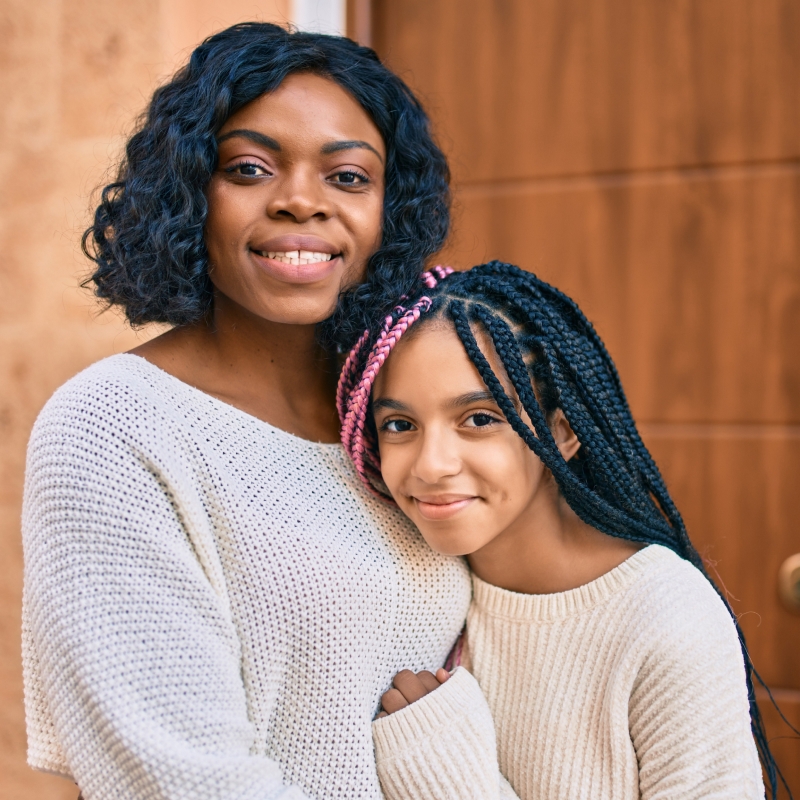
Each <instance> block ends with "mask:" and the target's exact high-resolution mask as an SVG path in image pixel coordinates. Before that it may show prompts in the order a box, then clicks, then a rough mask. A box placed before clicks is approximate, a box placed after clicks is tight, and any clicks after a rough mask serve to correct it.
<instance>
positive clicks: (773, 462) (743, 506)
mask: <svg viewBox="0 0 800 800" xmlns="http://www.w3.org/2000/svg"><path fill="white" fill-rule="evenodd" d="M641 427H642V435H643V438H644V439H645V442H646V444H647V445H648V447H649V448H650V451H651V452H652V454H653V456H654V457H655V459H656V462H657V463H658V465H659V467H660V469H661V471H662V474H663V475H664V478H665V480H666V482H667V485H668V487H669V489H670V492H671V494H672V496H673V498H674V500H675V502H676V503H677V504H678V508H679V509H680V510H681V513H682V514H683V516H684V519H685V521H686V525H687V527H688V529H689V534H690V536H691V537H692V540H693V541H694V543H695V546H696V547H697V549H698V550H699V552H700V554H701V555H702V556H703V557H704V558H707V559H709V560H710V562H711V563H712V567H711V570H712V576H714V575H713V573H714V572H716V576H714V577H716V580H717V583H718V585H720V586H721V587H724V589H726V590H727V592H728V595H729V602H730V603H731V606H732V607H733V609H734V611H735V612H736V614H737V615H738V616H739V622H740V624H741V626H742V630H743V631H744V634H745V636H746V638H747V641H748V646H749V648H750V653H751V656H752V658H753V662H754V663H755V666H756V669H758V670H759V672H760V673H761V676H762V678H763V679H764V680H765V681H766V682H767V683H768V684H769V685H771V686H777V687H783V688H790V689H796V690H800V670H798V664H800V614H794V613H792V612H790V611H787V610H786V609H785V608H784V607H783V606H782V604H781V602H780V600H779V598H778V591H777V575H778V569H779V568H780V565H781V564H782V563H783V560H784V559H785V558H787V557H788V556H790V555H792V553H796V552H798V550H800V507H798V504H797V476H798V475H800V426H796V427H793V428H787V427H783V426H780V427H775V428H773V429H771V430H767V431H764V430H759V429H758V428H753V427H752V426H738V427H733V426H732V427H733V429H727V428H723V427H721V426H706V425H674V424H655V425H653V424H651V425H643V426H641ZM754 578H755V580H754Z"/></svg>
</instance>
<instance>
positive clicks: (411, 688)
mask: <svg viewBox="0 0 800 800" xmlns="http://www.w3.org/2000/svg"><path fill="white" fill-rule="evenodd" d="M427 674H428V675H430V677H431V678H433V675H431V674H430V672H429V673H427ZM420 675H422V673H420ZM420 675H415V674H414V673H413V672H412V671H411V670H410V669H404V670H403V671H402V672H398V673H397V675H395V676H394V680H393V681H392V683H393V685H394V688H395V689H397V690H398V691H400V692H401V693H402V695H403V697H404V698H405V699H406V701H407V702H409V703H416V702H417V700H419V699H420V698H421V697H425V695H426V694H428V692H429V691H431V689H428V688H426V686H425V683H424V682H423V680H422V678H421V677H420ZM433 688H434V689H435V688H436V687H435V686H434V687H433Z"/></svg>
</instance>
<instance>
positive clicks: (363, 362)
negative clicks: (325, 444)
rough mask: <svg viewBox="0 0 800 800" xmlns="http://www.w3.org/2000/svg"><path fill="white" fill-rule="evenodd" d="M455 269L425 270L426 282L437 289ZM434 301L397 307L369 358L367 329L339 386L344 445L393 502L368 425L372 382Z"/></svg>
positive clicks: (370, 485)
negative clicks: (382, 475)
mask: <svg viewBox="0 0 800 800" xmlns="http://www.w3.org/2000/svg"><path fill="white" fill-rule="evenodd" d="M452 272H453V269H452V267H443V266H436V267H434V268H433V270H431V271H430V272H423V273H422V276H421V281H422V284H423V286H425V287H426V288H430V289H433V288H435V287H436V285H437V283H438V281H440V280H442V279H443V278H446V277H447V276H448V275H450V274H451V273H452ZM405 300H407V298H405V297H403V298H401V302H403V301H405ZM431 304H432V301H431V299H430V297H427V296H425V295H423V296H422V297H419V298H418V299H417V300H416V301H415V302H414V303H412V304H411V305H410V306H409V307H408V308H406V307H404V306H402V305H398V306H396V307H395V309H394V311H393V312H392V313H391V314H389V315H387V316H386V318H385V320H384V324H383V327H382V328H381V330H380V332H379V333H378V336H377V338H376V339H375V343H374V344H373V345H372V347H371V348H370V350H369V352H368V355H367V357H366V359H364V357H363V354H364V352H365V351H366V347H365V345H366V344H367V342H368V341H369V338H370V332H369V331H368V330H367V331H364V333H363V334H362V336H361V338H360V339H359V340H358V342H357V343H356V345H355V346H354V347H353V349H352V350H351V351H350V353H349V354H348V356H347V359H346V360H345V363H344V367H343V368H342V373H341V376H340V378H339V385H338V387H337V389H336V406H337V410H338V412H339V419H340V420H341V423H342V430H341V436H342V444H343V445H344V448H345V450H346V451H347V453H348V455H349V456H350V458H352V460H353V463H354V464H355V467H356V471H357V472H358V474H359V476H360V478H361V480H362V481H363V482H364V485H365V486H366V487H367V489H368V490H369V491H370V492H371V493H372V494H374V495H377V496H378V497H380V498H382V499H385V500H390V501H391V498H390V497H389V495H388V492H387V491H386V490H385V487H384V486H383V480H382V478H381V468H380V457H379V456H378V444H377V441H376V440H375V436H374V435H373V433H372V430H371V428H370V426H369V425H367V416H368V412H369V405H370V397H371V395H372V384H373V383H374V382H375V377H376V376H377V374H378V371H379V370H380V368H381V367H382V366H383V363H384V361H386V359H387V358H388V356H389V353H391V352H392V349H393V348H394V346H395V345H396V344H397V343H398V342H399V341H400V339H401V337H402V336H403V334H404V333H405V332H406V331H407V330H408V328H409V327H410V326H411V325H413V324H414V323H415V322H416V321H417V320H418V319H419V318H420V315H421V314H423V313H424V312H425V311H428V310H429V309H430V307H431ZM376 485H377V488H376Z"/></svg>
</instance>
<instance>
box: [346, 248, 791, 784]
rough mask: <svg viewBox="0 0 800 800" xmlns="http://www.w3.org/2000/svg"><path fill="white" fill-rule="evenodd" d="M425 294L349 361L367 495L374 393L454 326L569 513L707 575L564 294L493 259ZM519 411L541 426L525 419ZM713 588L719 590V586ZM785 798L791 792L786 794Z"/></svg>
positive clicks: (754, 718) (602, 352) (770, 763)
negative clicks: (402, 348)
mask: <svg viewBox="0 0 800 800" xmlns="http://www.w3.org/2000/svg"><path fill="white" fill-rule="evenodd" d="M422 284H423V285H422V287H421V289H420V291H419V296H417V297H415V298H403V300H402V301H401V304H400V305H398V306H397V307H396V308H395V309H394V311H393V312H392V313H391V314H389V315H388V316H386V318H385V320H384V324H383V326H382V328H381V329H380V330H379V331H370V330H367V331H365V332H364V334H363V335H362V337H361V339H359V341H358V343H357V344H356V345H355V347H354V348H353V349H352V350H351V352H350V354H349V356H348V357H347V360H346V362H345V365H344V368H343V371H342V375H341V378H340V382H339V387H338V392H337V406H338V411H339V416H340V419H341V422H342V443H343V445H344V447H345V449H346V450H347V452H348V454H349V455H350V457H351V458H352V460H353V462H354V464H355V467H356V470H357V472H358V474H359V476H360V477H361V480H362V481H363V482H364V484H365V485H366V486H367V488H368V489H369V491H370V492H371V493H373V494H375V495H376V496H378V497H380V498H382V499H383V500H385V501H386V502H389V503H393V502H394V501H393V500H392V498H391V495H390V494H389V492H388V489H387V488H386V486H385V484H384V483H383V481H382V478H381V473H380V454H379V451H378V443H377V433H376V430H375V427H374V423H373V421H372V414H371V392H372V387H373V384H374V381H375V378H376V376H377V374H378V371H379V370H380V368H381V367H382V365H383V364H384V362H385V361H386V359H387V357H388V356H389V354H390V353H391V351H392V349H393V348H394V346H395V345H396V344H397V342H398V341H399V340H400V339H401V337H402V336H403V335H404V334H405V333H406V331H407V330H408V329H409V328H410V327H411V326H412V325H414V324H415V323H416V322H417V321H418V320H420V319H424V320H426V321H427V320H433V319H436V318H445V319H448V320H449V321H450V322H451V323H452V325H453V327H454V328H455V331H456V333H457V334H458V336H459V338H460V339H461V342H462V344H463V345H464V349H465V350H466V352H467V355H468V356H469V358H470V360H471V361H472V363H473V364H474V365H475V367H476V369H477V370H478V372H479V374H480V376H481V378H482V379H483V381H484V383H485V384H486V386H487V388H488V389H489V391H490V392H491V394H492V396H493V397H494V400H495V402H496V403H497V405H498V406H499V408H500V409H501V411H502V412H503V414H504V415H505V417H506V419H507V421H508V423H509V424H510V425H511V427H512V428H513V429H514V430H515V431H516V433H517V434H518V435H519V436H520V437H521V438H522V439H523V440H524V441H525V443H526V444H527V445H528V447H529V448H530V449H531V450H532V451H533V452H534V453H535V454H536V455H537V456H538V457H539V458H540V459H541V460H542V462H543V463H544V465H545V466H546V467H547V468H548V469H549V470H550V471H551V472H552V474H553V477H554V478H555V480H556V482H557V483H558V487H559V490H560V492H561V494H562V495H563V496H564V499H565V500H566V501H567V503H568V504H569V506H570V507H571V508H572V510H573V511H575V513H576V514H577V515H578V516H579V517H580V518H581V520H583V521H584V522H585V523H586V524H588V525H591V526H592V527H593V528H596V529H597V530H599V531H602V532H603V533H606V534H608V535H610V536H617V537H620V538H622V539H628V540H630V541H633V542H641V543H645V544H659V545H662V546H664V547H668V548H669V549H670V550H672V551H674V552H675V553H677V554H678V555H679V556H680V557H681V558H683V559H685V560H687V561H689V562H690V563H691V564H693V565H694V566H695V567H696V568H697V569H699V570H700V572H701V573H703V575H705V576H706V578H708V579H709V581H710V582H711V584H712V585H714V586H715V584H714V583H713V581H711V579H710V578H709V576H708V573H707V572H706V569H705V566H704V563H703V559H702V558H701V557H700V554H699V553H698V552H697V550H696V549H695V547H694V545H693V544H692V542H691V540H690V538H689V535H688V533H687V530H686V525H685V524H684V521H683V519H682V517H681V514H680V512H679V511H678V508H677V507H676V505H675V503H674V501H673V500H672V498H671V497H670V494H669V491H668V490H667V487H666V484H665V483H664V479H663V478H662V477H661V473H660V472H659V470H658V467H657V466H656V464H655V461H654V460H653V458H652V456H651V455H650V453H649V451H648V450H647V447H646V446H645V444H644V442H643V441H642V439H641V436H640V435H639V431H638V430H637V428H636V424H635V422H634V421H633V416H632V415H631V412H630V408H629V407H628V402H627V400H626V398H625V393H624V391H623V389H622V383H621V381H620V378H619V374H618V372H617V369H616V367H615V366H614V362H613V361H612V360H611V356H610V355H609V354H608V351H607V350H606V348H605V346H604V344H603V342H602V341H601V339H600V337H599V336H598V335H597V333H596V332H595V330H594V327H593V326H592V324H591V323H590V322H589V320H588V319H587V318H586V317H585V316H584V314H583V313H582V312H581V310H580V309H579V308H578V306H577V305H576V303H575V302H574V301H573V300H571V299H570V298H569V297H567V296H566V295H565V294H563V293H562V292H560V291H558V289H555V288H554V287H552V286H550V285H549V284H547V283H545V282H544V281H542V280H540V279H539V278H537V277H536V276H535V275H533V274H532V273H530V272H526V271H524V270H522V269H520V268H519V267H515V266H513V265H511V264H504V263H501V262H498V261H492V262H490V263H488V264H484V265H482V266H478V267H474V268H473V269H471V270H468V271H465V272H453V270H452V269H450V268H449V267H435V268H434V269H433V270H432V271H431V272H426V273H424V274H423V276H422ZM476 329H480V330H482V331H483V332H484V333H485V334H486V335H487V336H488V338H489V339H490V341H491V342H492V345H493V346H494V348H495V351H496V353H497V355H498V357H499V359H500V362H501V363H502V365H503V367H504V369H505V371H506V373H507V375H508V378H509V380H510V382H511V385H512V387H513V390H514V392H515V393H516V395H517V397H518V399H519V404H518V405H517V404H515V402H514V400H512V399H511V398H510V397H509V395H508V393H507V392H506V390H505V389H504V388H503V385H502V383H501V381H500V380H499V378H498V377H497V375H496V374H495V373H494V371H493V370H492V368H491V366H490V364H489V362H488V361H487V359H486V356H485V355H484V353H483V352H482V351H481V348H480V347H479V345H478V342H477V340H476V337H475V330H476ZM519 406H521V408H522V409H524V411H525V413H526V414H527V416H528V418H529V419H530V421H531V424H532V428H531V427H530V426H529V425H528V424H527V423H526V422H525V421H524V420H523V419H522V417H521V416H520V413H519V412H518V411H517V408H518V407H519ZM558 408H560V409H561V410H562V411H563V413H564V416H565V417H566V419H567V421H568V422H569V424H570V426H571V428H572V430H573V431H574V433H575V434H576V436H577V438H578V441H579V442H580V444H581V447H580V449H579V450H578V453H577V455H576V456H575V457H574V458H572V459H571V460H570V461H569V462H567V461H565V460H564V458H563V456H562V455H561V452H560V450H559V449H558V446H557V444H556V442H555V440H554V438H553V435H552V433H551V431H550V427H549V425H548V420H549V419H551V415H552V413H553V412H554V411H555V410H556V409H558ZM715 588H717V587H716V586H715ZM717 592H718V593H719V594H720V597H721V598H722V601H723V603H725V606H726V607H727V608H728V611H729V612H730V614H731V616H732V617H733V621H734V624H735V625H736V630H737V632H738V634H739V640H740V643H741V648H742V653H743V656H744V661H745V668H746V675H747V688H748V695H749V700H750V718H751V728H752V732H753V736H754V738H755V741H756V746H757V748H758V752H759V756H760V758H761V762H762V764H763V765H764V771H765V773H766V775H767V779H768V780H769V783H770V787H771V791H772V795H771V796H772V797H773V798H776V797H777V790H778V778H779V777H780V780H781V781H782V782H783V784H784V786H786V783H785V781H784V780H783V776H782V775H781V773H780V770H779V769H778V767H777V765H776V763H775V760H774V758H773V756H772V754H771V752H770V749H769V744H768V740H767V737H766V733H765V730H764V725H763V722H762V719H761V714H760V711H759V709H758V706H757V704H756V697H755V690H754V680H757V681H758V682H759V683H761V684H762V685H764V683H763V681H762V680H761V678H760V677H759V675H758V673H757V672H756V671H755V669H754V668H753V664H752V662H751V660H750V656H749V654H748V651H747V647H746V644H745V640H744V636H743V634H742V631H741V629H740V628H739V624H738V622H737V620H736V616H735V615H734V613H733V610H732V609H731V607H730V605H729V604H728V602H727V599H726V598H725V596H724V595H723V594H722V593H721V592H720V591H719V589H718V588H717ZM786 788H787V790H788V786H787V787H786Z"/></svg>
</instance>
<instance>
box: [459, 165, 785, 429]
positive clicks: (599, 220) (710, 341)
mask: <svg viewBox="0 0 800 800" xmlns="http://www.w3.org/2000/svg"><path fill="white" fill-rule="evenodd" d="M456 202H457V208H456V215H457V217H456V229H455V234H454V236H453V240H452V244H451V246H450V247H448V249H447V251H446V252H445V254H444V255H443V260H446V261H448V262H450V263H454V264H457V265H460V266H469V265H472V264H475V263H480V262H482V261H484V260H487V259H489V258H490V257H492V258H500V259H503V260H508V261H511V262H512V263H515V264H519V265H520V266H523V267H525V268H526V269H531V270H533V271H534V272H536V273H537V274H539V275H540V276H541V277H543V278H544V279H545V280H548V281H550V282H552V283H554V284H556V285H557V286H559V287H560V288H562V289H563V290H564V291H566V292H567V293H569V294H571V295H572V296H573V297H575V298H576V300H577V301H578V302H579V303H580V304H581V306H582V307H583V308H584V310H585V311H586V313H587V315H588V316H589V317H590V318H591V319H592V320H593V321H594V322H595V323H596V325H597V328H598V330H599V332H600V334H601V336H602V337H603V338H604V339H605V340H606V343H607V345H608V347H609V349H610V350H611V353H612V355H613V356H614V358H615V360H616V361H617V363H618V365H619V368H620V371H621V373H622V377H623V381H624V384H625V387H626V390H627V392H628V395H629V398H630V401H631V405H632V408H633V410H634V412H635V414H636V416H637V418H638V419H641V420H650V421H653V420H662V421H685V422H689V421H692V422H698V421H703V422H725V423H730V422H742V421H749V422H759V423H767V422H770V423H778V422H780V423H789V422H792V423H796V422H800V361H798V359H797V353H798V352H800V268H799V267H798V265H799V264H800V236H798V226H797V221H798V219H800V165H798V166H797V167H794V166H790V165H787V166H774V167H766V168H761V167H759V168H753V169H747V168H736V169H726V170H687V171H684V172H682V173H677V174H672V175H661V176H658V177H654V176H652V175H648V176H633V177H630V176H623V177H619V178H610V177H609V178H581V179H576V180H552V181H530V182H524V183H520V184H519V185H516V186H513V187H507V186H503V187H482V186H469V187H464V188H463V189H462V190H461V191H460V192H459V193H458V194H457V197H456Z"/></svg>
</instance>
